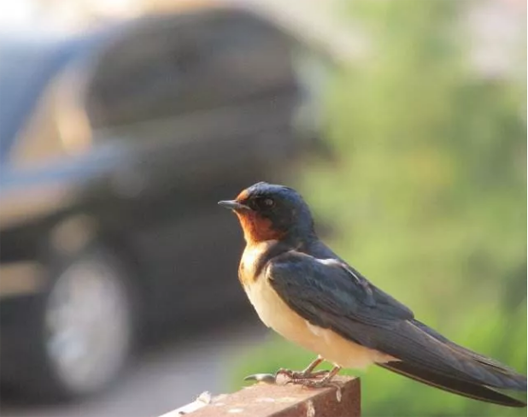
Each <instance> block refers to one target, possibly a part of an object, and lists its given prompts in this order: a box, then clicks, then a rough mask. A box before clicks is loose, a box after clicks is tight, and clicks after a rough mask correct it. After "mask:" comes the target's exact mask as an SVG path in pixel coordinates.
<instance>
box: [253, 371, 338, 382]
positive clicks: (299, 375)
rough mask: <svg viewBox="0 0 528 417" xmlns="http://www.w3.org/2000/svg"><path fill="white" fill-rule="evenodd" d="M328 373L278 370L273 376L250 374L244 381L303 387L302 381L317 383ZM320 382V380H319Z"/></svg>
mask: <svg viewBox="0 0 528 417" xmlns="http://www.w3.org/2000/svg"><path fill="white" fill-rule="evenodd" d="M328 373H329V371H318V372H302V371H301V372H299V371H292V370H289V369H283V368H281V369H279V370H278V371H277V372H276V373H275V374H264V373H262V374H252V375H248V376H246V377H245V378H244V381H255V382H265V383H267V384H278V385H285V384H296V385H297V384H298V385H304V384H303V383H302V381H312V382H317V381H314V380H317V379H319V378H321V377H322V378H323V379H324V377H326V376H328ZM319 381H322V379H319Z"/></svg>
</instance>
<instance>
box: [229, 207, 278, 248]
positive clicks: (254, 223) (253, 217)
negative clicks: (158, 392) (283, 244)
mask: <svg viewBox="0 0 528 417" xmlns="http://www.w3.org/2000/svg"><path fill="white" fill-rule="evenodd" d="M237 199H238V198H237ZM236 215H237V216H238V219H239V220H240V225H241V226H242V230H243V231H244V238H245V239H246V242H247V243H248V244H252V243H259V242H265V241H267V240H278V239H280V238H282V237H283V236H284V233H283V232H282V231H278V230H276V229H274V228H273V223H272V222H271V220H269V219H266V218H265V217H262V216H260V215H259V214H257V213H255V212H254V211H243V212H237V213H236Z"/></svg>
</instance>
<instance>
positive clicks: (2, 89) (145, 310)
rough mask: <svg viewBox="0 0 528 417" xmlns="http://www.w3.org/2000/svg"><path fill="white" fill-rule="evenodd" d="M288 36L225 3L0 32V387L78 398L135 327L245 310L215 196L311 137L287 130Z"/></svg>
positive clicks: (291, 113)
mask: <svg viewBox="0 0 528 417" xmlns="http://www.w3.org/2000/svg"><path fill="white" fill-rule="evenodd" d="M298 47H299V46H298V45H297V44H296V42H295V41H294V40H293V39H291V38H289V37H288V36H287V35H286V34H284V33H283V32H282V31H281V30H278V29H277V28H276V27H275V26H273V25H272V24H270V23H268V22H266V21H264V20H262V19H261V18H258V17H256V16H253V15H252V14H250V13H247V12H244V11H241V10H235V9H227V8H219V9H204V10H200V11H194V12H188V13H186V14H180V15H171V16H167V15H165V16H149V17H143V18H140V19H137V20H133V21H127V22H120V23H114V24H112V25H110V26H107V27H106V28H105V29H98V30H93V31H91V32H89V33H84V34H82V35H77V36H70V37H68V38H64V37H62V38H61V39H53V38H52V37H49V36H39V35H35V34H33V35H32V36H31V37H30V38H23V37H17V36H14V35H11V36H10V37H5V36H4V37H3V38H2V39H1V41H0V97H1V101H0V158H1V171H0V193H1V194H0V198H1V200H0V202H1V207H0V231H1V233H0V247H1V252H0V261H1V262H0V274H1V285H0V295H1V302H0V324H1V327H0V329H1V347H0V353H1V374H0V375H1V382H2V384H3V385H4V386H6V385H9V386H10V387H14V388H15V389H18V390H21V391H23V392H24V393H25V395H31V396H33V397H36V398H38V399H44V400H59V399H70V398H79V397H82V396H85V395H88V394H91V393H94V392H97V391H100V390H101V389H102V388H103V387H105V386H106V385H107V384H108V383H110V382H112V381H114V380H115V379H116V377H117V376H118V375H119V374H120V372H121V371H122V369H123V367H124V366H125V364H126V363H127V360H128V359H129V357H130V354H131V351H132V348H133V347H134V346H135V342H136V341H137V340H138V338H139V339H140V340H142V339H144V338H145V337H150V336H152V335H156V334H157V333H161V332H162V331H163V330H166V329H173V330H172V331H177V330H176V329H177V328H180V327H181V326H184V325H186V326H192V325H193V323H195V322H198V321H200V320H203V319H205V318H207V320H210V321H214V320H219V319H220V318H222V317H226V316H228V315H231V316H233V315H236V314H237V312H239V311H243V309H244V308H245V306H247V302H246V301H245V297H244V295H243V292H242V291H241V290H240V289H239V285H238V282H237V278H236V275H237V271H236V269H237V263H238V258H239V255H240V252H241V250H242V239H241V236H240V232H239V228H238V227H237V226H236V222H235V219H234V216H230V215H228V214H226V213H225V212H224V211H222V210H219V209H218V208H217V205H216V202H217V201H218V200H220V199H222V198H226V197H229V196H233V195H235V194H236V193H237V192H238V191H239V190H240V189H242V188H243V187H245V186H247V185H248V184H251V183H253V182H255V181H259V180H263V179H266V180H270V181H273V180H280V179H281V178H282V179H284V175H286V173H287V171H288V169H291V166H292V164H293V160H292V158H293V157H294V156H296V155H298V154H299V152H300V151H301V150H303V149H305V148H307V147H309V146H310V144H312V143H314V140H316V135H315V134H314V135H311V134H310V135H306V132H311V130H310V129H304V130H303V131H304V134H303V135H304V136H303V135H301V134H300V133H299V130H298V129H296V128H295V120H296V117H297V115H298V114H299V111H300V109H301V108H302V107H303V106H305V105H306V104H307V103H306V101H303V98H306V97H308V95H307V94H306V90H303V89H302V88H301V87H302V84H300V80H299V78H298V76H297V72H296V71H295V67H294V59H293V58H292V57H293V56H294V55H295V53H294V52H295V51H294V50H296V49H297V48H298ZM178 326H180V327H178ZM182 328H183V327H182ZM139 336H141V337H139Z"/></svg>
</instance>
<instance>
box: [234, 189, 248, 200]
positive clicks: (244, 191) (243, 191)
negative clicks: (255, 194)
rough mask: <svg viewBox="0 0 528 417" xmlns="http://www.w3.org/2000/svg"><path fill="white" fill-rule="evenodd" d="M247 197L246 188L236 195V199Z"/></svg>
mask: <svg viewBox="0 0 528 417" xmlns="http://www.w3.org/2000/svg"><path fill="white" fill-rule="evenodd" d="M248 197H249V191H248V190H247V189H246V190H242V192H241V193H240V194H239V195H237V198H236V201H244V200H245V199H246V198H248Z"/></svg>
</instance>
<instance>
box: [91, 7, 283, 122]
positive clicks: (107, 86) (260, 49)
mask: <svg viewBox="0 0 528 417" xmlns="http://www.w3.org/2000/svg"><path fill="white" fill-rule="evenodd" d="M289 58H290V50H289V44H288V42H287V40H286V37H285V36H284V35H283V34H282V33H280V32H279V31H278V30H276V29H274V28H272V27H271V26H270V25H268V24H267V23H265V22H263V21H260V20H258V19H256V18H254V17H252V16H250V15H247V14H245V13H241V12H233V11H214V12H212V11H211V12H201V13H197V14H193V15H188V16H180V17H177V18H174V17H172V18H153V20H152V21H147V22H146V23H143V25H142V26H140V27H138V28H136V29H135V30H134V31H133V33H132V34H130V35H127V36H124V37H123V38H122V39H121V40H120V41H119V42H116V43H115V44H114V45H113V46H112V47H111V48H110V49H108V50H107V51H106V52H105V53H104V54H103V55H102V56H101V57H100V58H99V60H98V62H97V65H96V68H95V70H94V77H93V79H92V80H91V82H90V84H89V87H88V92H87V94H88V95H87V98H86V108H87V112H88V114H89V117H90V120H91V123H92V125H93V126H94V127H95V128H96V129H97V128H104V127H111V126H122V125H127V124H129V123H137V122H141V121H149V120H159V119H163V118H167V117H173V116H176V115H181V114H185V113H188V112H194V111H197V110H204V109H210V108H214V107H220V106H225V105H231V104H233V103H236V102H240V101H242V100H247V99H248V98H250V97H254V96H255V95H259V94H262V95H263V94H269V92H270V91H271V90H276V89H280V88H291V86H292V83H293V77H292V70H291V62H290V59H289Z"/></svg>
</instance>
